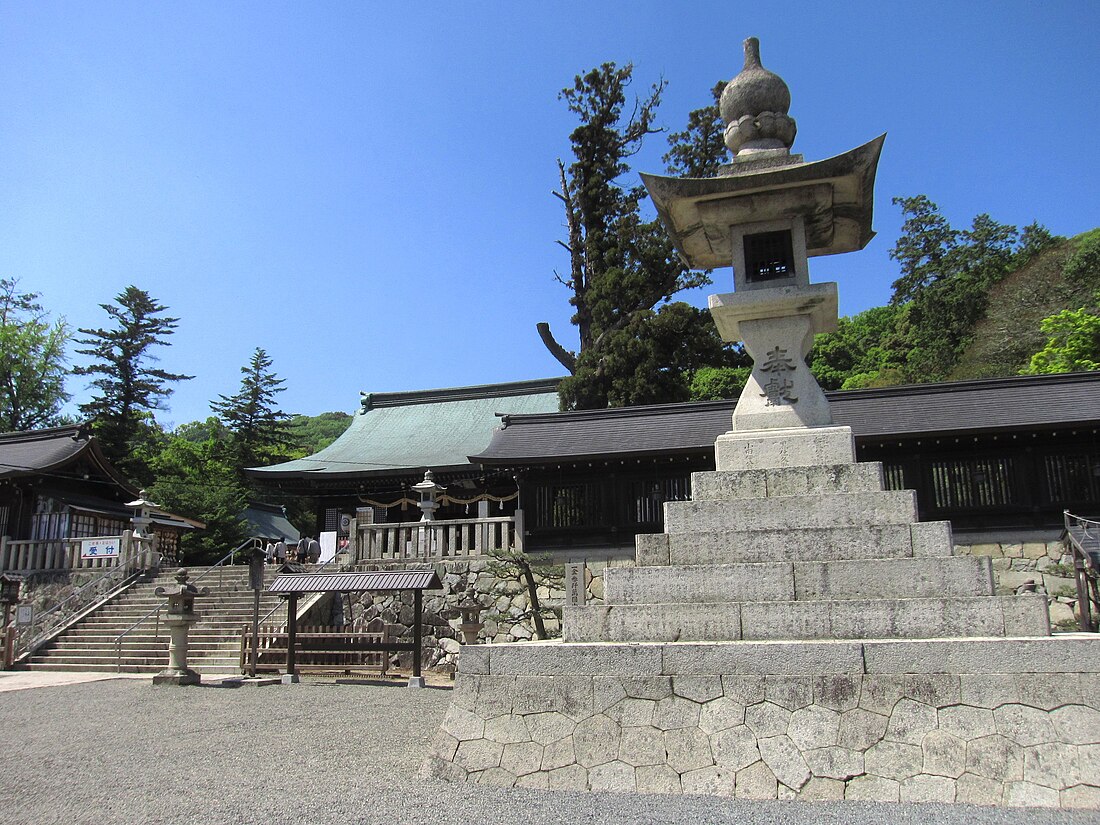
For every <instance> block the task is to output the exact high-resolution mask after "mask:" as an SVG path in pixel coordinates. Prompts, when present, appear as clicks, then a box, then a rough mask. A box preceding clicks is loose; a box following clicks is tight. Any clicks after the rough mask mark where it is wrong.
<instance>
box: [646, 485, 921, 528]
mask: <svg viewBox="0 0 1100 825" xmlns="http://www.w3.org/2000/svg"><path fill="white" fill-rule="evenodd" d="M915 521H917V494H916V493H915V492H913V491H912V490H889V491H884V492H866V493H817V494H814V495H802V496H775V497H772V498H755V499H735V500H732V501H669V502H666V503H665V532H666V533H669V534H674V533H697V532H701V531H708V530H744V529H747V528H751V529H753V530H776V529H781V530H789V529H796V528H803V527H855V526H859V525H864V524H910V523H912V522H915Z"/></svg>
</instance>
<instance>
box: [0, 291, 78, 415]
mask: <svg viewBox="0 0 1100 825" xmlns="http://www.w3.org/2000/svg"><path fill="white" fill-rule="evenodd" d="M38 298H39V295H38V293H37V292H20V291H19V281H18V280H16V279H9V278H0V432H14V431H19V430H33V429H38V428H41V427H50V426H53V425H54V424H57V423H59V420H60V412H61V407H62V405H63V404H64V403H65V402H66V401H68V400H69V395H68V393H66V392H65V376H66V372H67V370H66V357H65V348H66V346H67V345H68V343H69V340H70V338H71V334H70V331H69V327H68V325H67V324H66V323H65V321H64V319H61V318H59V319H58V320H56V321H51V320H50V317H49V314H48V313H47V312H46V311H45V310H44V309H43V308H42V305H41V304H40V303H39V302H38Z"/></svg>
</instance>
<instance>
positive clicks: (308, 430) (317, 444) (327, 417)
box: [287, 412, 352, 458]
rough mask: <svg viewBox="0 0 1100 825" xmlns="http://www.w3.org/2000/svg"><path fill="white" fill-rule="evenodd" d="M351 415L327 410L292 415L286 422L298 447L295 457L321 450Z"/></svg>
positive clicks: (345, 425)
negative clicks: (317, 413) (311, 414)
mask: <svg viewBox="0 0 1100 825" xmlns="http://www.w3.org/2000/svg"><path fill="white" fill-rule="evenodd" d="M351 421H352V416H350V415H348V414H347V413H343V412H327V413H321V414H320V415H313V416H310V415H292V416H291V417H290V420H289V421H288V422H287V429H288V430H289V431H290V437H291V439H292V440H293V441H294V443H295V444H297V445H298V449H297V450H296V451H295V453H294V456H293V457H295V458H300V457H302V456H307V455H313V454H314V453H316V452H318V451H319V450H323V449H324V448H325V447H327V446H328V445H329V444H331V443H332V442H333V441H335V440H336V439H337V438H339V437H340V436H341V435H343V434H344V431H345V430H346V429H347V428H348V426H349V425H350V424H351Z"/></svg>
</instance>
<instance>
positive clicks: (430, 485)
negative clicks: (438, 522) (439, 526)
mask: <svg viewBox="0 0 1100 825" xmlns="http://www.w3.org/2000/svg"><path fill="white" fill-rule="evenodd" d="M412 489H413V490H415V491H416V492H417V493H418V494H419V495H420V501H419V502H418V505H417V506H419V507H420V511H421V513H422V514H423V515H421V516H420V520H421V521H435V511H436V510H438V509H439V500H438V499H439V494H440V493H442V492H443V491H444V490H446V489H447V488H446V487H441V486H439V485H438V484H436V483H435V476H434V475H433V474H432V471H431V470H428V471H427V472H425V473H424V480H423V481H420V482H417V483H416V484H414V485H413V486H412Z"/></svg>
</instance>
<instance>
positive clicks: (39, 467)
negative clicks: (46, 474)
mask: <svg viewBox="0 0 1100 825" xmlns="http://www.w3.org/2000/svg"><path fill="white" fill-rule="evenodd" d="M89 444H90V442H89V440H88V436H87V433H86V432H85V431H84V429H83V428H82V427H79V426H73V427H53V428H51V429H48V430H32V431H30V432H18V433H4V434H2V435H0V476H17V475H24V474H26V473H35V472H41V471H43V470H49V469H51V468H53V467H57V466H58V465H62V464H66V463H67V462H69V461H71V460H72V459H74V458H76V457H77V456H78V455H80V453H82V452H84V450H86V449H88V446H89Z"/></svg>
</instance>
